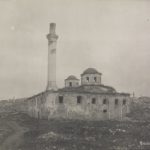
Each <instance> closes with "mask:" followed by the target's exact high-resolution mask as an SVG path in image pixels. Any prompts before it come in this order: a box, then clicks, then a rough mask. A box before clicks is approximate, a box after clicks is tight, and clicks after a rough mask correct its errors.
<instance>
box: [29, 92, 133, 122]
mask: <svg viewBox="0 0 150 150" xmlns="http://www.w3.org/2000/svg"><path fill="white" fill-rule="evenodd" d="M78 96H81V97H82V98H81V101H80V103H78V102H77V97H78ZM59 97H61V99H62V97H63V100H61V101H60V98H59ZM42 99H43V100H42ZM93 99H95V100H93ZM104 99H106V101H107V102H106V104H103V101H104ZM115 99H118V103H117V104H115ZM123 100H126V104H123ZM42 101H43V102H42ZM28 102H29V103H28V105H29V109H28V112H29V115H31V116H32V117H36V118H47V119H50V118H65V119H66V118H69V119H90V120H107V119H112V120H122V119H123V118H124V117H125V116H126V113H128V112H129V105H130V97H129V96H127V95H121V94H90V93H73V92H60V93H58V92H49V93H44V94H43V95H39V96H35V97H33V98H31V99H30V100H29V101H28Z"/></svg>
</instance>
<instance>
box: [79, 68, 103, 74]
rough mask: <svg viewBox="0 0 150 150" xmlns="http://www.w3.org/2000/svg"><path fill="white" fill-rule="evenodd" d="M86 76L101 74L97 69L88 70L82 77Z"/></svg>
mask: <svg viewBox="0 0 150 150" xmlns="http://www.w3.org/2000/svg"><path fill="white" fill-rule="evenodd" d="M85 74H100V75H101V73H100V72H98V71H97V70H96V69H95V68H88V69H86V70H85V71H84V72H83V73H82V74H81V75H85Z"/></svg>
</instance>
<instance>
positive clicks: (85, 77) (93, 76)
mask: <svg viewBox="0 0 150 150" xmlns="http://www.w3.org/2000/svg"><path fill="white" fill-rule="evenodd" d="M101 75H102V74H101V73H100V72H98V71H97V70H96V69H95V68H88V69H86V70H85V71H83V73H82V74H81V85H100V84H101Z"/></svg>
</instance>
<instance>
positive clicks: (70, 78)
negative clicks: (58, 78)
mask: <svg viewBox="0 0 150 150" xmlns="http://www.w3.org/2000/svg"><path fill="white" fill-rule="evenodd" d="M66 80H79V79H77V77H76V76H74V75H70V76H69V77H68V78H67V79H66Z"/></svg>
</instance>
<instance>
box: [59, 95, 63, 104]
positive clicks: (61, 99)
mask: <svg viewBox="0 0 150 150" xmlns="http://www.w3.org/2000/svg"><path fill="white" fill-rule="evenodd" d="M63 100H64V98H63V96H59V103H60V104H62V103H63Z"/></svg>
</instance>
